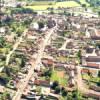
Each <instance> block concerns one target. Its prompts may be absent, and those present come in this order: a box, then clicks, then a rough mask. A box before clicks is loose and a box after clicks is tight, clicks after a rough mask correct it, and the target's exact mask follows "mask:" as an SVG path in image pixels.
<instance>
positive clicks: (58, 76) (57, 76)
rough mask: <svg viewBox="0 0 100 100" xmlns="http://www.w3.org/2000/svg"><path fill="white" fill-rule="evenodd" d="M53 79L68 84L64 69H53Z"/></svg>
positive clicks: (61, 83)
mask: <svg viewBox="0 0 100 100" xmlns="http://www.w3.org/2000/svg"><path fill="white" fill-rule="evenodd" d="M51 81H58V82H59V84H60V85H62V86H66V85H67V75H65V73H64V71H55V70H54V71H53V72H52V76H51Z"/></svg>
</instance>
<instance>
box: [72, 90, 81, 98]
mask: <svg viewBox="0 0 100 100" xmlns="http://www.w3.org/2000/svg"><path fill="white" fill-rule="evenodd" d="M72 97H73V98H74V99H75V100H83V98H82V94H81V93H80V92H79V91H78V90H75V91H73V93H72Z"/></svg>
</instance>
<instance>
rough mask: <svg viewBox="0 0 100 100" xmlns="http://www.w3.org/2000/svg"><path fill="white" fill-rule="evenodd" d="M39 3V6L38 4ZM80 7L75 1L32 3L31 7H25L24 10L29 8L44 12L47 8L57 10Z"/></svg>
mask: <svg viewBox="0 0 100 100" xmlns="http://www.w3.org/2000/svg"><path fill="white" fill-rule="evenodd" d="M39 3H40V4H39ZM78 6H80V5H79V4H78V3H77V2H75V1H64V2H47V3H46V1H45V2H34V3H33V4H32V6H25V8H31V9H33V10H46V9H47V8H51V7H53V8H55V9H56V8H58V7H65V8H67V7H78Z"/></svg>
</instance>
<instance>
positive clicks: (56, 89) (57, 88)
mask: <svg viewBox="0 0 100 100" xmlns="http://www.w3.org/2000/svg"><path fill="white" fill-rule="evenodd" d="M55 93H56V94H59V93H60V87H59V86H57V87H56V88H55Z"/></svg>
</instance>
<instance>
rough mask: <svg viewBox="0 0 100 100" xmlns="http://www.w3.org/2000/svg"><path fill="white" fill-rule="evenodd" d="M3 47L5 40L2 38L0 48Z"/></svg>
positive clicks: (0, 38)
mask: <svg viewBox="0 0 100 100" xmlns="http://www.w3.org/2000/svg"><path fill="white" fill-rule="evenodd" d="M4 45H5V39H4V37H0V47H3V46H4Z"/></svg>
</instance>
